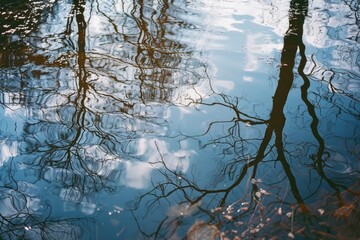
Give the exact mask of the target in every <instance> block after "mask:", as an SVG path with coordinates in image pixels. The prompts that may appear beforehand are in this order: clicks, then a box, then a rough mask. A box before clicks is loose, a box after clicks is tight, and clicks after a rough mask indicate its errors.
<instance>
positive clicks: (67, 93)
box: [0, 0, 204, 239]
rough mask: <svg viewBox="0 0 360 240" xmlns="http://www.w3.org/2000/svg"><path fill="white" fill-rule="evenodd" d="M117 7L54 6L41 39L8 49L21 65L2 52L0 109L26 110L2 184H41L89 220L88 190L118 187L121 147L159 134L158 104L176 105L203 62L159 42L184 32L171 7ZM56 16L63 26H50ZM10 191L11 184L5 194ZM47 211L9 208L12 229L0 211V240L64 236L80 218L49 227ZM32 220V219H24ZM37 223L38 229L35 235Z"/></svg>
mask: <svg viewBox="0 0 360 240" xmlns="http://www.w3.org/2000/svg"><path fill="white" fill-rule="evenodd" d="M55 5H56V6H57V7H59V4H56V3H55ZM122 6H123V11H124V13H123V14H119V13H118V12H116V9H117V6H115V3H114V2H100V1H85V0H74V1H72V3H71V4H70V7H69V8H66V6H65V7H64V9H66V10H68V11H67V12H66V13H65V14H64V13H63V12H60V11H59V9H58V8H56V7H55V8H54V12H53V13H52V14H54V15H55V17H54V18H55V19H57V20H55V21H53V22H55V23H52V19H49V20H48V22H46V21H45V20H43V21H44V22H40V23H39V25H38V26H36V27H39V26H42V28H48V29H47V30H45V33H43V32H41V30H38V32H34V33H33V36H27V37H24V38H23V39H22V40H21V41H20V43H19V44H21V46H22V45H24V47H23V48H22V47H21V48H19V47H18V46H17V45H16V48H17V49H18V51H15V52H11V53H10V54H8V55H11V54H12V55H15V58H17V57H19V56H18V55H20V54H22V52H26V54H25V57H24V59H23V58H21V59H20V60H19V61H15V60H12V59H10V60H9V61H8V58H12V55H11V56H10V57H8V56H7V55H6V56H3V55H2V58H1V59H0V60H1V64H2V65H1V67H3V68H2V69H1V73H2V74H4V75H6V76H7V77H6V81H4V82H1V83H0V84H1V86H2V89H1V91H2V101H1V104H2V105H3V106H4V107H5V108H9V109H10V110H9V111H10V112H11V114H13V115H16V114H17V112H16V109H18V108H23V109H25V110H26V111H25V114H24V115H25V116H21V114H19V115H20V117H22V118H24V123H23V125H24V126H23V134H22V135H21V137H19V139H17V142H19V146H20V150H19V152H20V154H19V155H17V154H16V155H14V156H11V157H10V158H9V160H7V162H6V163H4V165H2V166H1V171H2V173H4V176H3V177H1V180H2V182H7V180H6V177H5V176H12V180H11V181H10V182H11V183H10V182H9V184H10V185H11V186H12V185H14V184H15V185H16V184H17V182H20V181H21V179H22V178H26V177H25V176H31V177H29V179H27V178H26V179H23V181H24V182H26V183H28V184H31V185H33V184H35V183H36V184H40V185H42V184H45V185H51V186H52V188H54V189H56V194H58V195H59V197H60V198H61V200H63V201H65V202H72V203H76V204H78V205H79V206H81V207H80V208H81V209H80V211H82V214H93V213H94V212H95V209H96V198H97V195H96V194H98V193H99V192H101V191H109V192H113V191H114V190H117V189H118V188H121V187H122V185H124V184H127V183H126V182H125V183H124V182H122V173H123V171H126V168H125V167H124V166H123V164H124V163H125V162H126V161H128V162H130V163H129V164H135V163H136V162H140V161H142V159H141V157H139V156H137V155H136V153H134V149H132V148H131V146H130V144H131V143H134V142H135V143H137V142H138V141H139V139H140V138H141V137H146V136H148V135H152V134H156V136H159V135H160V136H161V135H165V134H166V128H167V125H166V124H167V123H166V121H165V120H164V119H163V115H164V108H165V107H166V105H165V104H167V105H168V104H182V102H181V101H182V99H183V98H185V97H187V95H185V94H184V95H183V96H181V99H180V97H179V95H181V94H179V89H177V88H181V87H183V86H189V85H190V86H193V85H195V84H197V83H198V82H200V81H202V80H203V76H202V75H201V74H202V72H203V68H204V64H202V63H201V61H200V60H199V59H197V58H196V56H194V54H193V53H192V51H191V50H190V48H188V46H187V45H186V44H183V43H180V42H179V41H178V40H177V39H171V38H170V37H169V36H171V34H174V33H175V32H176V31H177V30H179V29H181V28H186V27H187V26H188V24H186V23H185V22H184V21H183V20H181V19H177V16H176V15H175V14H174V11H175V10H176V9H175V7H173V5H172V4H170V3H168V2H167V1H164V2H163V4H161V5H160V6H161V7H160V8H159V9H158V10H159V11H156V10H154V9H152V8H151V7H149V4H148V3H145V2H143V1H133V3H132V4H130V5H129V6H128V7H125V3H124V2H123V3H122ZM103 8H108V9H106V11H103V10H102V9H103ZM60 9H61V8H60ZM57 11H59V12H57ZM114 11H115V12H114ZM171 14H174V16H173V17H172V18H170V17H169V16H170V15H171ZM56 15H59V16H60V17H59V16H57V18H56ZM101 17H104V18H105V19H106V21H107V23H111V26H112V27H113V29H114V30H115V32H116V34H114V33H113V32H112V31H111V30H108V29H106V31H105V33H104V32H102V31H104V30H103V29H95V27H94V26H96V27H99V26H100V28H101V24H100V23H99V22H97V21H99V19H100V20H101V19H103V18H101ZM49 18H50V17H49ZM58 19H61V20H63V19H65V20H66V23H65V24H63V25H64V27H65V29H62V28H58V25H61V22H59V21H58ZM171 21H174V22H177V24H178V25H176V26H173V25H172V23H171ZM129 22H130V23H129ZM132 23H134V24H133V25H132ZM91 24H92V25H91ZM106 26H107V25H106ZM36 27H35V26H34V27H29V31H35V29H36ZM174 28H177V29H174ZM59 29H61V32H59ZM97 31H99V32H97ZM42 34H44V35H45V36H43V35H42ZM104 39H105V42H102V41H103V40H104ZM23 49H24V50H23ZM5 53H6V52H5ZM199 72H201V74H200V73H199ZM175 90H176V91H175ZM177 91H178V92H177ZM12 93H13V94H12ZM12 95H14V96H12ZM18 95H19V97H17V96H18ZM18 98H19V99H18ZM159 103H161V104H163V105H160V104H159ZM164 103H165V104H164ZM13 109H15V110H13ZM20 127H22V126H20ZM1 164H3V163H1ZM19 166H21V167H19ZM18 167H19V170H17V168H18ZM23 175H24V176H23ZM16 191H17V189H16V187H15V188H14V191H10V192H9V194H8V195H9V197H10V198H13V195H12V194H15V195H16V193H15V192H16ZM44 191H45V190H44ZM19 194H21V195H24V198H26V197H28V196H27V195H26V194H30V195H36V194H37V193H35V192H33V193H26V194H25V193H22V192H20V193H19ZM15 195H14V196H15ZM39 195H41V194H40V193H39ZM40 197H41V196H39V198H40ZM50 198H51V197H50ZM54 199H57V198H56V197H54ZM2 200H3V199H2ZM5 200H6V199H4V201H5ZM55 204H56V203H55ZM55 204H54V205H55ZM4 206H5V207H7V206H8V204H7V203H6V202H5V203H4ZM52 207H53V205H52V204H50V203H49V204H46V208H47V209H50V210H49V211H48V212H46V214H44V215H41V214H39V213H38V212H36V211H35V212H32V211H30V210H29V211H28V210H26V211H25V210H24V211H25V212H23V211H20V210H18V209H17V212H16V214H18V215H21V216H22V217H23V218H24V219H23V220H24V221H23V222H21V223H19V224H18V225H13V222H14V221H16V220H17V219H18V216H17V215H16V216H15V215H14V216H7V215H1V218H2V220H3V221H2V225H1V229H2V230H3V229H6V233H5V234H4V237H9V238H12V237H15V236H25V235H26V234H29V232H31V231H28V230H27V228H30V227H31V229H32V230H33V231H32V232H36V234H39V235H43V236H44V238H47V239H51V238H56V236H57V237H58V236H60V235H61V236H63V237H65V238H66V237H67V236H68V235H66V234H67V232H66V231H65V230H63V227H61V226H60V225H61V224H63V225H64V226H65V225H66V224H70V223H71V222H72V221H74V222H76V221H80V219H73V220H72V219H66V220H64V221H62V220H61V221H59V224H55V220H54V224H53V225H51V224H50V223H48V221H53V220H50V219H53V212H52V211H51V208H52ZM14 211H15V210H14ZM13 217H14V219H12V218H13ZM33 218H34V219H37V220H38V221H35V220H34V221H32V220H31V221H30V219H33ZM26 219H28V220H29V221H28V222H26ZM44 219H45V220H44ZM87 220H89V219H86V218H84V221H87ZM40 225H41V226H43V229H44V231H40V230H39V231H38V230H36V231H35V230H34V229H37V228H38V226H40ZM53 228H57V229H56V231H52V230H54V229H53ZM18 229H20V230H19V231H20V232H21V233H19V234H18V232H17V230H18ZM74 229H75V227H74ZM74 229H70V230H69V232H70V233H69V238H70V237H73V238H77V237H79V234H77V232H76V231H78V229H75V230H74ZM4 231H5V230H4ZM52 234H53V235H52ZM1 237H3V236H2V235H1Z"/></svg>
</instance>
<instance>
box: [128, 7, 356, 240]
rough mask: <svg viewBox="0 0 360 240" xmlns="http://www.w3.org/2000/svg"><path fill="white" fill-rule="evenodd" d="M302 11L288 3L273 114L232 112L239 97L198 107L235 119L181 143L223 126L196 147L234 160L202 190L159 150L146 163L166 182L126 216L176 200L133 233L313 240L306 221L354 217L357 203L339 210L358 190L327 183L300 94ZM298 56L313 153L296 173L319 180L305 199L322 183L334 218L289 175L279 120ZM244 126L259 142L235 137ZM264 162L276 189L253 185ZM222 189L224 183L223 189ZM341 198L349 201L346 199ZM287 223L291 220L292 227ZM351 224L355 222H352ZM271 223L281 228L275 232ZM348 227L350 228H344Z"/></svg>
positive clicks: (322, 153)
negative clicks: (275, 174)
mask: <svg viewBox="0 0 360 240" xmlns="http://www.w3.org/2000/svg"><path fill="white" fill-rule="evenodd" d="M307 12H308V1H307V0H292V1H291V2H290V10H289V29H288V30H287V32H286V33H285V36H284V46H283V49H282V54H281V65H280V66H281V67H280V74H279V81H278V86H277V88H276V91H275V94H274V96H273V107H272V110H271V113H270V118H269V119H268V120H264V119H261V118H259V117H257V116H251V115H250V114H246V113H245V112H243V111H241V110H240V109H239V108H238V104H239V100H240V99H239V98H231V97H229V96H226V95H224V94H221V95H220V97H221V99H222V100H223V102H215V103H201V105H203V106H215V105H217V106H222V107H225V108H228V109H230V110H232V111H233V112H234V115H235V117H234V118H233V119H232V120H231V121H229V122H226V121H218V122H212V123H210V124H209V126H208V128H207V129H206V131H205V132H204V133H203V134H202V135H197V136H188V135H187V136H185V138H187V139H200V138H201V137H203V136H206V135H208V134H209V135H210V132H211V130H212V128H214V126H215V125H224V126H228V125H226V124H229V125H230V127H229V128H228V130H227V133H228V134H227V135H225V136H224V135H223V136H220V137H218V138H215V139H214V140H213V141H211V142H209V143H206V144H204V145H203V146H204V147H207V146H209V145H216V146H217V147H218V148H219V147H224V149H223V152H224V155H227V153H228V152H229V154H230V153H234V159H227V160H226V162H225V163H224V165H225V166H223V167H222V169H220V170H219V171H218V172H216V173H215V174H216V175H217V176H219V177H218V178H217V179H218V182H216V183H215V184H214V186H213V187H203V186H202V185H203V184H198V183H197V182H196V180H195V179H196V178H195V177H194V180H192V179H193V178H190V177H189V176H187V175H185V174H183V173H181V172H179V171H174V170H172V169H170V168H168V167H167V164H166V162H165V160H164V157H163V156H162V153H161V151H160V150H159V149H158V152H159V156H160V161H158V162H153V164H154V166H159V165H163V166H164V169H161V168H160V170H159V172H160V173H161V174H162V175H163V176H164V178H165V179H167V181H165V182H154V183H153V188H152V189H151V190H150V191H149V192H148V193H146V194H144V195H141V197H140V198H139V200H138V203H137V204H136V205H135V207H134V216H135V217H137V216H136V211H137V209H138V208H139V206H140V205H142V204H144V203H145V204H147V205H146V206H147V207H148V208H149V210H148V213H147V214H149V215H150V213H151V212H153V210H152V209H153V208H156V207H157V206H158V205H162V204H165V203H167V202H173V201H177V202H178V205H173V206H170V208H169V211H168V214H167V217H166V218H164V219H163V220H162V221H160V224H159V225H158V227H157V229H156V231H154V232H152V233H149V232H146V231H144V230H143V229H142V228H141V223H140V222H141V220H140V219H138V221H139V223H138V226H139V229H140V231H141V232H142V233H143V234H144V235H145V236H146V237H147V238H155V239H163V238H166V239H168V238H176V237H178V236H177V234H178V233H180V232H184V231H186V229H189V230H188V234H187V239H196V238H198V237H199V236H203V235H202V234H204V235H206V236H207V238H208V239H218V238H220V236H221V235H222V236H223V237H227V238H234V239H236V237H238V236H241V237H242V238H246V239H247V238H249V239H251V238H261V237H267V236H268V237H270V236H277V237H287V236H290V237H291V236H294V234H295V233H296V234H300V235H302V236H304V237H306V236H308V235H311V236H312V237H313V236H314V234H315V235H317V236H319V237H321V236H322V234H323V232H322V231H324V232H327V231H329V229H328V227H327V226H320V227H319V228H320V229H321V230H318V231H317V232H314V231H312V228H311V227H310V226H311V225H313V224H315V223H314V221H315V222H318V221H319V212H320V215H321V216H322V214H323V211H329V212H331V213H330V214H329V216H330V218H329V219H326V221H327V224H329V226H330V225H332V226H336V221H334V217H335V216H337V217H339V216H340V215H341V214H340V215H339V212H342V213H343V211H339V209H347V210H349V209H350V210H349V211H347V213H348V214H349V215H352V216H353V217H355V218H356V216H357V215H356V212H355V211H353V209H354V206H353V204H355V203H356V202H358V200H355V201H353V202H350V203H349V202H348V203H347V204H346V203H344V195H346V197H347V198H348V200H347V201H349V200H350V199H353V198H355V199H358V197H359V193H358V191H353V190H351V189H353V188H354V187H355V185H356V184H355V185H354V186H351V185H346V184H344V183H340V182H337V181H335V180H334V179H332V178H331V177H329V176H328V175H327V173H326V171H325V166H326V161H327V160H326V156H328V155H329V154H330V153H329V152H327V151H326V150H325V149H326V147H325V141H324V139H323V138H322V136H321V135H320V133H319V130H318V123H319V119H318V117H317V115H316V111H315V107H314V105H313V104H312V103H311V102H310V100H309V99H308V95H307V91H308V89H309V86H310V80H309V79H308V77H307V75H306V74H305V73H304V67H305V65H306V55H305V45H304V43H303V41H302V36H303V26H304V21H305V17H306V16H307ZM298 49H299V54H300V64H299V67H298V73H299V75H300V76H301V77H302V79H303V81H304V84H303V86H302V87H301V99H302V101H303V102H304V103H305V105H306V106H307V111H308V113H309V115H310V117H311V119H312V122H311V124H310V128H311V131H312V134H313V137H314V138H315V139H316V141H317V143H318V149H317V152H316V154H315V155H314V156H313V157H312V161H313V164H312V165H311V167H310V169H309V168H304V171H309V172H311V171H312V169H315V171H316V173H317V174H318V177H319V178H320V179H319V178H318V179H317V180H316V182H317V183H318V185H319V186H318V187H317V188H315V192H313V193H312V195H316V194H319V193H318V190H319V189H320V185H322V184H323V183H322V182H323V181H324V182H326V183H327V184H328V186H329V187H330V188H331V189H332V190H333V191H334V192H335V195H336V196H337V202H338V210H336V211H335V212H334V211H332V210H331V209H330V208H329V207H328V206H326V205H321V206H319V205H318V203H314V202H312V201H313V200H311V197H312V196H311V195H310V196H309V195H308V194H305V193H304V191H302V190H301V188H300V187H299V186H300V185H301V186H303V185H304V184H303V183H302V181H303V177H300V178H299V179H297V178H298V177H299V176H298V171H297V170H296V169H294V166H295V164H294V163H293V161H294V160H295V159H294V157H293V156H292V155H291V153H289V150H287V149H286V147H285V143H286V141H285V140H284V126H285V123H286V117H285V114H284V106H285V104H286V103H287V99H288V96H289V92H290V90H291V89H292V87H293V81H294V73H293V69H294V66H295V60H296V55H297V51H298ZM247 125H249V126H256V125H258V126H261V125H263V126H265V128H263V129H264V135H263V137H262V139H261V141H260V143H258V144H252V143H251V141H253V139H246V138H243V137H241V135H242V133H241V131H240V130H241V129H242V127H244V126H247ZM200 141H201V140H199V142H200ZM249 146H258V147H257V149H256V153H255V154H251V151H249V150H250V149H251V148H250V147H249ZM274 152H276V154H274ZM272 155H276V157H275V159H274V160H271V159H270V160H269V158H271V156H272ZM311 156H312V155H311V154H310V157H311ZM270 162H274V166H276V165H277V163H280V165H281V166H282V170H283V173H284V174H285V177H284V179H283V180H282V181H281V182H280V183H279V182H276V180H275V181H274V180H272V179H266V178H265V179H266V181H268V180H269V182H264V183H263V182H262V181H261V179H260V178H261V176H262V175H263V172H264V169H266V168H268V167H270V165H269V163H270ZM260 163H261V164H260ZM240 168H241V169H240ZM259 171H260V172H261V173H260V174H259V173H258V172H259ZM258 175H260V176H258ZM350 178H351V177H350ZM265 179H264V180H265ZM285 180H287V181H288V183H289V187H290V191H291V194H292V197H293V199H292V198H290V197H285V196H286V195H287V189H283V188H284V187H285V186H286V185H287V184H286V183H284V181H285ZM224 182H225V183H226V184H225V186H224V187H223V183H224ZM299 182H300V184H299ZM314 182H315V181H314ZM312 184H313V183H312ZM250 185H251V187H250ZM239 188H244V189H245V190H243V191H241V190H239ZM270 189H271V190H272V191H270ZM275 189H277V191H278V194H277V195H276V196H273V195H271V193H272V194H274V192H275V191H274V190H275ZM346 189H347V190H346ZM344 190H346V191H344ZM348 191H349V194H346V193H347V192H348ZM270 192H271V193H270ZM349 195H352V197H349ZM170 199H171V200H170ZM293 200H294V201H293ZM272 206H275V209H274V208H273V209H272V208H271V207H272ZM319 209H320V210H319ZM324 209H326V210H324ZM283 211H287V213H286V215H287V216H288V217H289V218H290V219H292V220H291V226H290V227H287V224H286V223H285V222H284V219H283V218H282V216H283V214H284V213H283ZM318 211H319V212H318ZM344 211H346V210H344ZM295 215H296V216H295ZM344 215H345V213H344ZM344 215H342V216H344ZM349 215H347V217H348V216H349ZM146 216H148V215H146ZM189 216H192V217H194V216H196V217H197V218H198V219H199V221H198V222H195V223H194V222H193V225H192V226H191V227H190V225H189V223H188V222H187V220H188V217H189ZM294 218H295V219H296V220H299V221H296V220H294ZM300 219H302V220H300ZM304 220H305V223H304ZM355 221H356V222H358V220H355ZM279 222H281V223H282V224H283V226H281V225H279V224H278V223H279ZM306 224H308V225H306ZM351 226H354V225H353V224H350V228H351ZM220 232H221V233H220ZM289 234H291V235H289Z"/></svg>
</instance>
